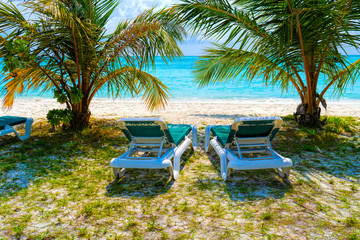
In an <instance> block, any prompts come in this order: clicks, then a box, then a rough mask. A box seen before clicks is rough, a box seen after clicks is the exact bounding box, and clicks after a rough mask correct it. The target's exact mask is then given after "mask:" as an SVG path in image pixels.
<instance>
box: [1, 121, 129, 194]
mask: <svg viewBox="0 0 360 240" xmlns="http://www.w3.org/2000/svg"><path fill="white" fill-rule="evenodd" d="M96 124H98V123H96ZM96 124H95V125H96ZM98 125H99V126H95V127H92V128H89V129H85V130H81V131H76V132H61V131H57V132H51V131H50V128H51V126H50V125H49V124H45V123H44V122H40V123H36V124H34V125H33V126H32V134H31V137H30V138H29V139H27V140H25V141H20V140H19V139H18V138H17V137H14V136H11V135H6V136H2V137H1V138H0V198H2V197H3V198H6V197H10V196H13V195H14V194H16V193H18V192H20V191H22V190H23V189H27V188H28V187H29V186H30V185H31V184H33V183H37V184H40V183H41V182H45V181H47V180H48V179H51V178H54V179H55V178H56V179H61V178H62V176H64V177H66V176H69V175H71V174H72V173H73V172H74V171H76V170H77V169H79V165H81V164H83V163H84V162H86V161H88V159H89V158H91V159H96V161H97V163H98V164H102V163H103V162H105V161H104V159H108V158H109V157H108V156H107V155H112V156H113V155H117V154H120V153H122V152H123V150H122V149H116V148H112V147H110V146H112V145H115V144H114V143H115V142H116V143H121V144H123V143H124V142H125V141H126V139H125V137H123V136H120V134H119V132H120V130H117V129H114V124H113V123H112V122H111V121H108V122H107V123H106V124H104V123H100V124H98ZM104 146H109V147H104ZM98 156H99V157H98ZM74 184H75V183H74Z"/></svg>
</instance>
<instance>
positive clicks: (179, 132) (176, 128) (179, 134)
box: [167, 124, 191, 146]
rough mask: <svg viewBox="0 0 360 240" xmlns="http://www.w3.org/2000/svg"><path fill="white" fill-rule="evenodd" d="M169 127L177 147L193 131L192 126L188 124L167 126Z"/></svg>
mask: <svg viewBox="0 0 360 240" xmlns="http://www.w3.org/2000/svg"><path fill="white" fill-rule="evenodd" d="M167 126H168V129H169V132H170V135H171V137H172V139H173V140H174V143H175V145H176V146H177V145H179V143H181V142H182V141H183V140H184V138H185V136H187V135H188V134H189V132H190V131H191V126H190V125H187V124H167Z"/></svg>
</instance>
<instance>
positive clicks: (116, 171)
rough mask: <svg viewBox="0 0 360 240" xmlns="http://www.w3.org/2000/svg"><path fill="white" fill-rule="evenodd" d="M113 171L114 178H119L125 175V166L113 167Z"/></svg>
mask: <svg viewBox="0 0 360 240" xmlns="http://www.w3.org/2000/svg"><path fill="white" fill-rule="evenodd" d="M113 173H114V176H115V178H121V177H123V176H124V175H125V173H126V169H125V168H113Z"/></svg>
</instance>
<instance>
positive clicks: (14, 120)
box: [0, 116, 27, 130]
mask: <svg viewBox="0 0 360 240" xmlns="http://www.w3.org/2000/svg"><path fill="white" fill-rule="evenodd" d="M26 120H27V118H25V117H14V116H2V117H0V130H3V129H4V128H5V126H6V125H9V126H15V125H18V124H22V123H25V122H26Z"/></svg>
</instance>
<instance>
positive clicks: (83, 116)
mask: <svg viewBox="0 0 360 240" xmlns="http://www.w3.org/2000/svg"><path fill="white" fill-rule="evenodd" d="M72 112H73V118H72V119H71V121H70V128H71V129H82V128H85V127H87V126H89V120H90V115H91V112H90V110H89V104H88V101H87V97H86V96H85V97H83V99H82V101H81V108H73V111H72Z"/></svg>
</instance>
